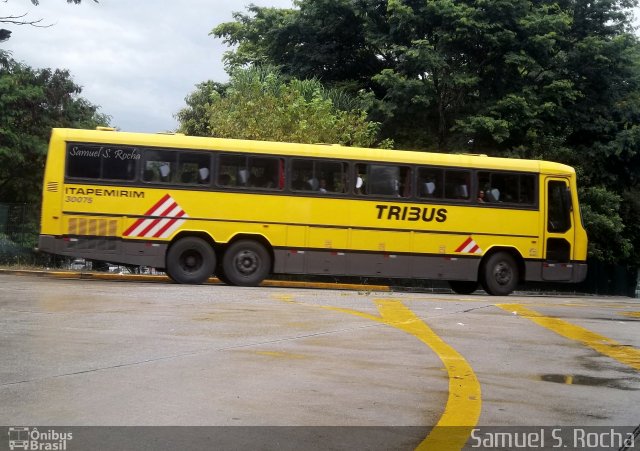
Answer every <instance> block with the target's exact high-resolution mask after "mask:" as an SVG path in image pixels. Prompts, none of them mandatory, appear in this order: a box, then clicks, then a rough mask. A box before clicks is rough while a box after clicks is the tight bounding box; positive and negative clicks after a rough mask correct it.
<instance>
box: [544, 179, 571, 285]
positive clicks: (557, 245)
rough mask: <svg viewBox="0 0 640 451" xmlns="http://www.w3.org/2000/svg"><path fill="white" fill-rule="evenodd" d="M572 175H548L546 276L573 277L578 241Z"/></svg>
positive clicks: (555, 278) (555, 277)
mask: <svg viewBox="0 0 640 451" xmlns="http://www.w3.org/2000/svg"><path fill="white" fill-rule="evenodd" d="M569 183H570V182H569V179H565V178H552V177H549V178H547V179H546V196H547V199H546V200H547V201H546V202H545V203H544V204H545V205H546V210H545V232H544V261H543V264H542V279H543V280H556V281H563V280H571V276H572V273H573V265H572V264H571V256H572V254H573V249H572V245H573V242H574V225H573V223H572V221H571V218H572V216H573V215H572V214H571V212H572V209H573V207H572V204H571V194H570V193H571V192H570V191H569Z"/></svg>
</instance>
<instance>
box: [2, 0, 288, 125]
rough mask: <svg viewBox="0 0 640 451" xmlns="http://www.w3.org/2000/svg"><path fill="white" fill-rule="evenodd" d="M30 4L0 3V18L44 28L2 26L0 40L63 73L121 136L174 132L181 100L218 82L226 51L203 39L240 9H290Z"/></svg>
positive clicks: (235, 4)
mask: <svg viewBox="0 0 640 451" xmlns="http://www.w3.org/2000/svg"><path fill="white" fill-rule="evenodd" d="M99 2H100V3H95V2H93V0H83V1H82V3H81V4H79V5H74V4H67V2H66V1H65V0H40V4H39V5H38V6H33V5H32V4H31V2H30V1H29V0H8V1H7V2H6V3H5V2H0V16H8V15H17V14H24V13H28V15H27V17H26V18H25V19H27V20H37V19H43V20H42V24H45V25H49V24H50V25H52V26H51V27H48V28H34V27H30V26H16V25H8V24H5V25H3V26H2V28H7V29H9V30H11V32H12V34H11V38H10V39H9V40H8V41H6V42H4V43H0V49H4V50H9V51H10V52H11V54H12V57H13V58H14V59H15V60H17V61H21V62H23V63H25V64H28V65H29V66H32V67H34V68H46V67H48V68H52V69H55V68H60V69H68V70H69V71H70V73H71V75H72V77H73V80H74V82H75V83H76V84H78V85H80V86H81V87H82V93H81V96H82V97H84V98H85V99H87V100H88V101H89V102H91V103H93V104H94V105H99V106H100V112H101V113H104V114H107V115H109V116H111V125H113V126H116V127H118V128H119V129H120V130H122V131H127V132H151V133H155V132H164V131H174V130H175V129H176V128H177V126H178V123H177V121H176V120H175V117H174V115H175V114H176V113H177V112H178V111H179V110H180V109H181V108H183V107H184V106H185V105H186V104H185V101H184V98H185V97H186V96H187V95H189V94H190V93H191V92H193V91H194V89H195V85H197V84H198V83H200V82H203V81H205V80H215V81H219V82H224V81H226V80H227V74H226V73H225V71H224V66H223V63H222V55H223V53H224V52H225V51H227V50H229V48H228V47H227V46H226V45H225V44H224V43H223V42H222V39H218V38H215V37H213V36H209V33H210V32H211V30H212V29H213V28H214V27H215V26H216V25H218V24H220V23H223V22H228V21H231V20H232V16H231V14H232V12H234V11H246V6H247V5H248V4H249V3H253V4H255V5H257V6H274V7H278V8H289V7H291V6H292V1H291V0H246V1H245V0H242V1H236V0H233V1H232V0H227V1H225V0H135V1H131V0H99Z"/></svg>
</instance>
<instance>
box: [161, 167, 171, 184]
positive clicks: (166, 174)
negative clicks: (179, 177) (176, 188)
mask: <svg viewBox="0 0 640 451" xmlns="http://www.w3.org/2000/svg"><path fill="white" fill-rule="evenodd" d="M170 175H171V167H170V166H169V165H168V164H163V165H162V166H160V181H161V182H168V181H169V180H170Z"/></svg>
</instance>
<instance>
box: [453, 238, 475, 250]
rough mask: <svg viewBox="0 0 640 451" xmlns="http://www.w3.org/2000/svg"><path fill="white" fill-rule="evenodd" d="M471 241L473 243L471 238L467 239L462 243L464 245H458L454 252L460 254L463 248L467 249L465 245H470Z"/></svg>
mask: <svg viewBox="0 0 640 451" xmlns="http://www.w3.org/2000/svg"><path fill="white" fill-rule="evenodd" d="M472 241H473V238H471V237H469V238H467V239H466V240H465V242H464V243H462V244H461V245H460V247H458V249H456V252H462V249H464V248H465V247H467V245H468V244H469V243H471V242H472Z"/></svg>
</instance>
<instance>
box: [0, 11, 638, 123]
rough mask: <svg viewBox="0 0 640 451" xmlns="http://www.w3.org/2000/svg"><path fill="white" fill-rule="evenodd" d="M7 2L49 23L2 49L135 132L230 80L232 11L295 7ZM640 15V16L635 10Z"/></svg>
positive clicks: (19, 31) (15, 31) (17, 35)
mask: <svg viewBox="0 0 640 451" xmlns="http://www.w3.org/2000/svg"><path fill="white" fill-rule="evenodd" d="M99 2H100V3H95V2H93V0H83V1H82V3H81V4H79V5H74V4H67V2H66V1H65V0H40V5H39V6H33V5H32V4H31V2H30V1H29V0H7V1H6V2H4V1H0V16H8V15H17V14H24V13H28V16H27V17H26V19H28V20H37V19H43V20H42V24H46V25H49V24H50V25H52V26H51V27H48V28H34V27H30V26H15V25H11V26H5V27H6V28H9V29H10V30H11V31H12V36H11V39H9V40H8V41H6V42H4V43H0V48H1V49H5V50H9V51H11V52H12V56H13V58H14V59H16V60H18V61H22V62H24V63H26V64H28V65H29V66H32V67H35V68H45V67H48V68H53V69H55V68H61V69H69V71H70V73H71V75H72V77H73V79H74V81H75V83H76V84H78V85H80V86H82V88H83V90H82V94H81V95H82V96H83V97H84V98H86V99H87V100H88V101H90V102H91V103H93V104H95V105H99V106H100V107H101V109H100V112H101V113H104V114H107V115H109V116H111V125H113V126H116V127H118V128H119V129H120V130H122V131H128V132H152V133H155V132H164V131H174V130H175V129H176V128H177V126H178V123H177V121H176V120H175V117H174V115H175V114H176V113H177V112H178V111H179V110H180V109H181V108H183V107H184V106H185V101H184V98H185V97H186V96H187V95H189V94H190V93H191V92H193V91H194V89H195V85H196V84H198V83H200V82H203V81H205V80H214V81H219V82H224V81H226V80H227V74H226V73H225V71H224V67H223V63H222V55H223V53H224V52H225V51H227V50H229V48H228V47H227V46H226V45H225V44H224V43H223V42H222V40H221V39H217V38H215V37H213V36H209V33H210V31H211V30H212V29H213V28H214V27H215V26H216V25H218V24H220V23H223V22H228V21H230V20H232V16H231V14H232V12H234V11H246V6H247V5H248V4H249V3H253V4H255V5H258V6H274V7H278V8H289V7H291V6H292V3H293V2H292V0H240V1H238V0H135V1H132V0H99ZM635 15H636V17H638V16H640V14H638V13H637V12H636V14H635Z"/></svg>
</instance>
